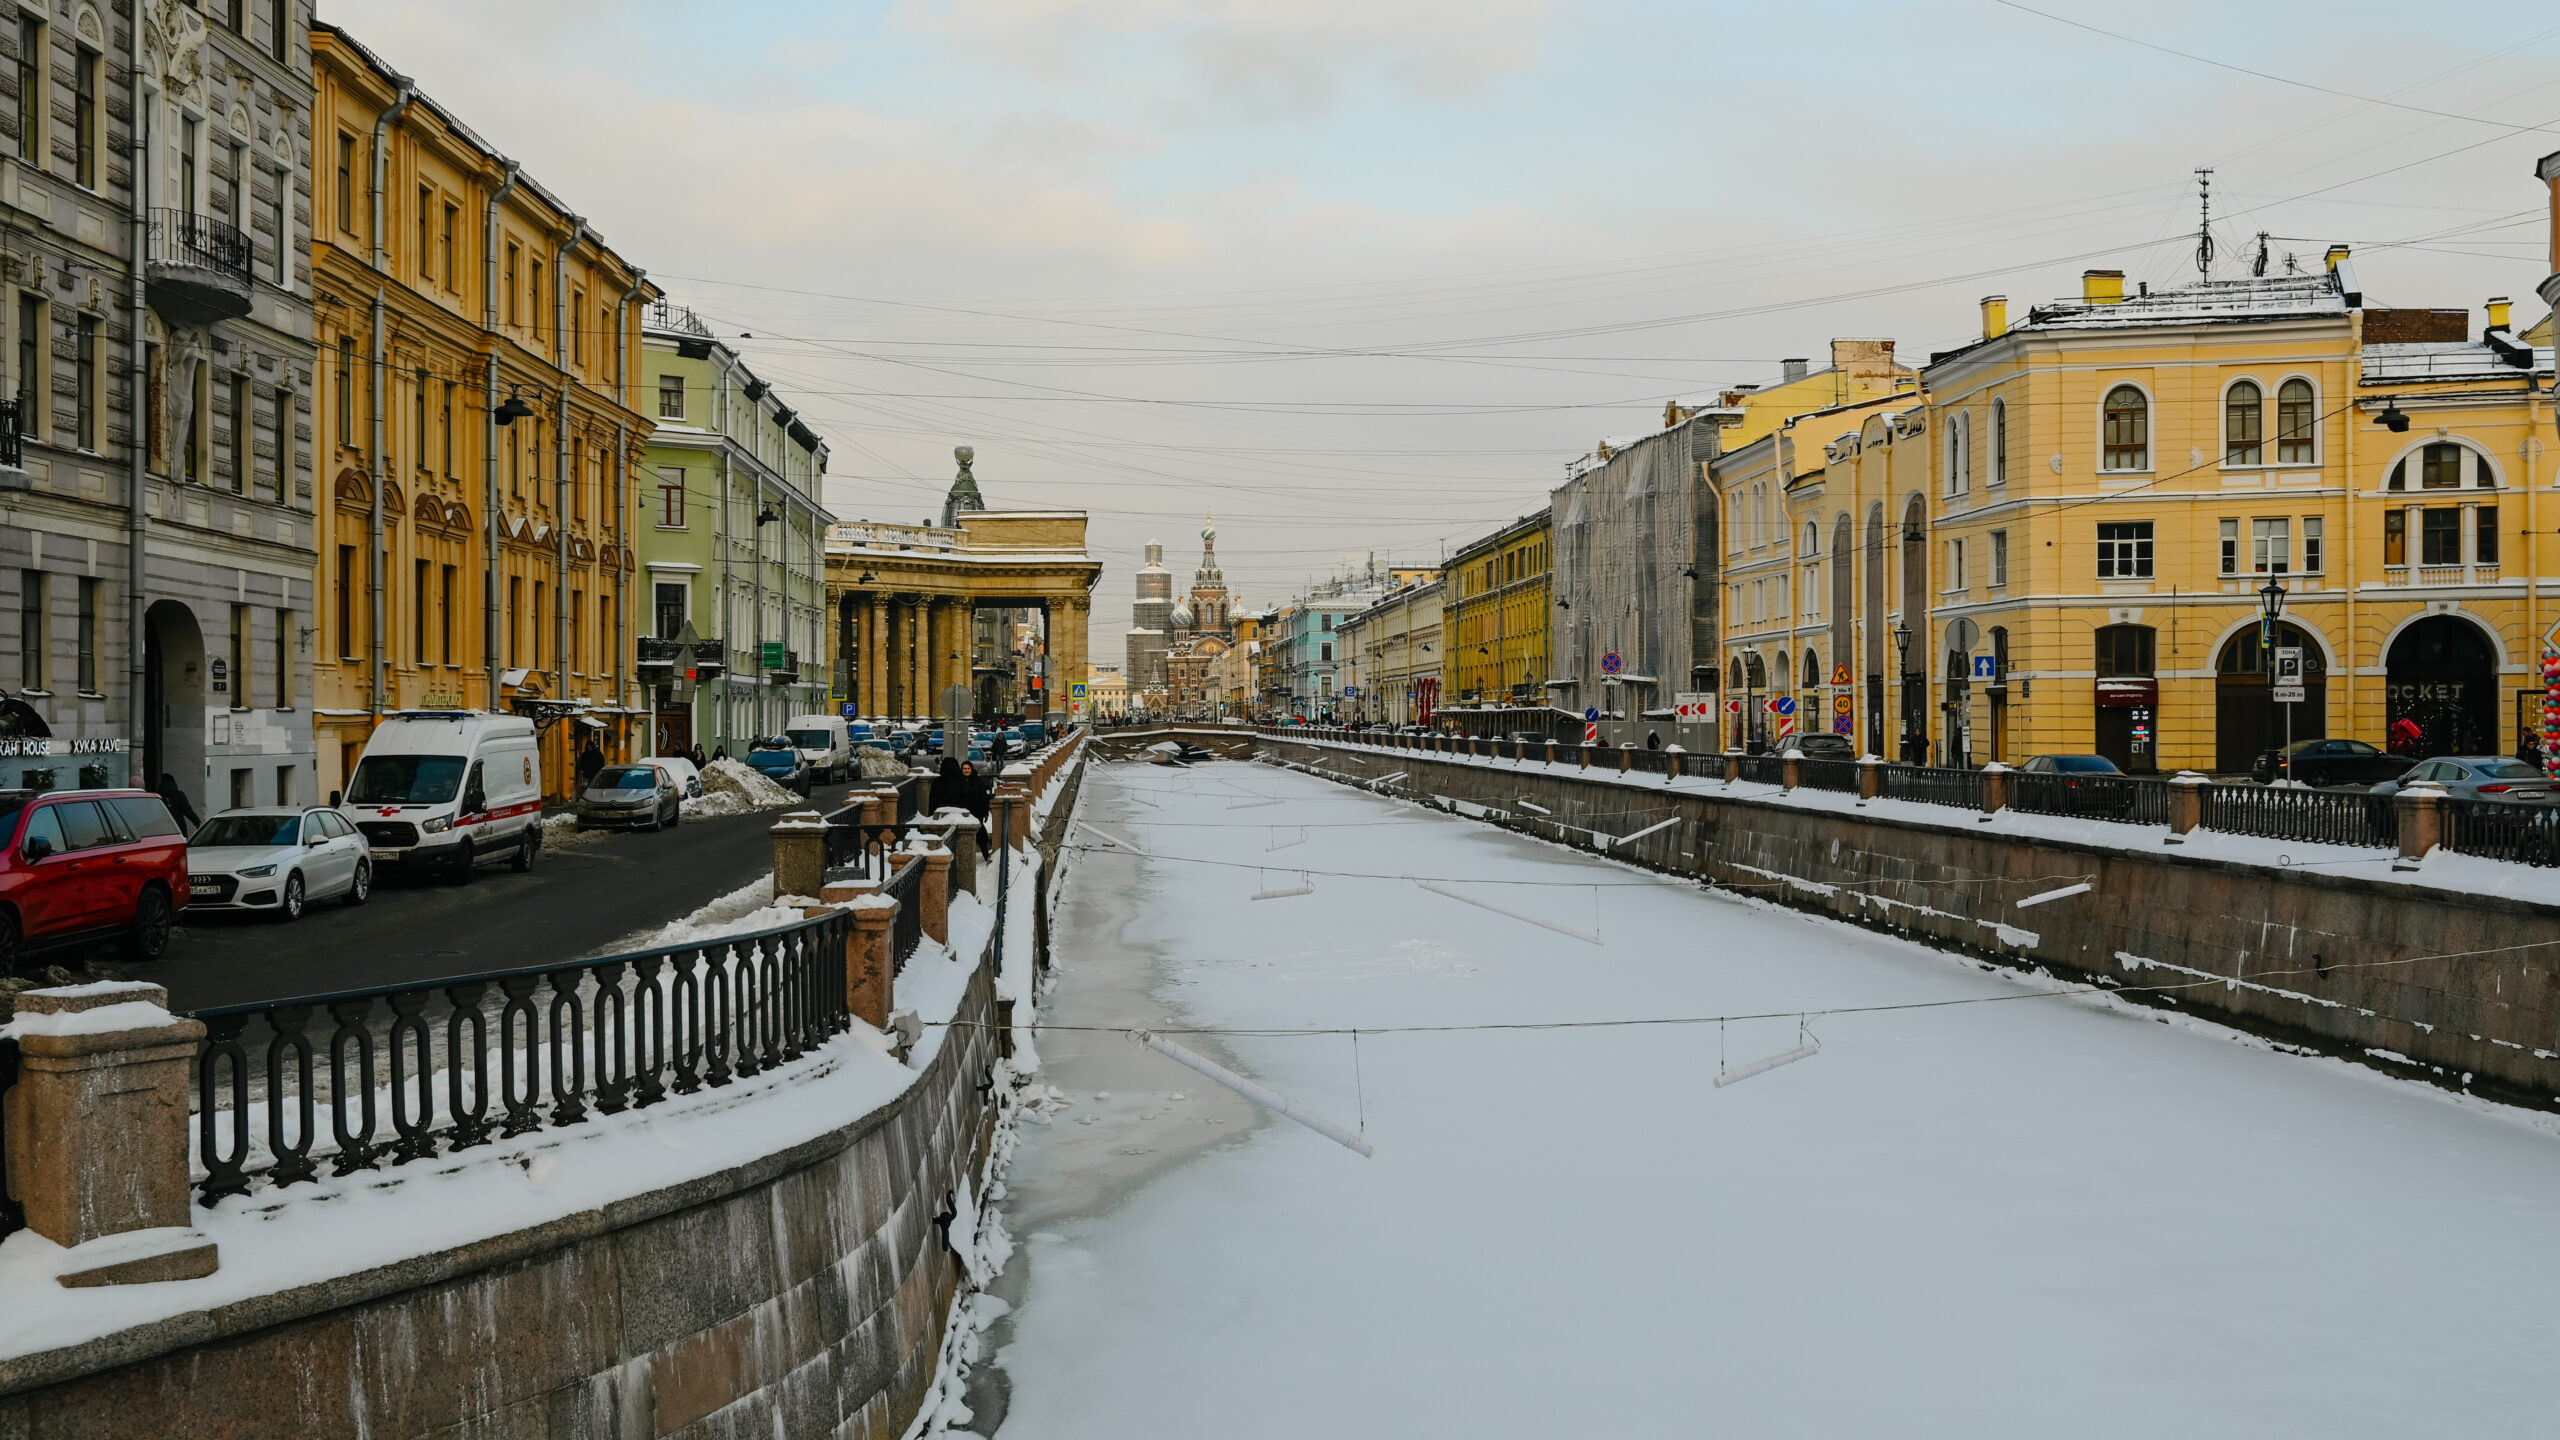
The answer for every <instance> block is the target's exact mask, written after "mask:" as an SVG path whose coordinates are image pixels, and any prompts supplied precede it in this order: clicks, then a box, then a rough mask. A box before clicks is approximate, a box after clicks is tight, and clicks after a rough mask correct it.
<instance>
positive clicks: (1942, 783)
mask: <svg viewBox="0 0 2560 1440" xmlns="http://www.w3.org/2000/svg"><path fill="white" fill-rule="evenodd" d="M1884 793H1885V794H1886V795H1888V796H1890V797H1892V798H1893V799H1896V800H1917V801H1919V802H1920V803H1921V804H1923V805H1953V806H1955V807H1957V808H1959V809H1964V810H1979V809H1981V808H1982V772H1981V771H1979V770H1952V769H1945V768H1942V767H1940V766H1936V765H1887V766H1885V767H1884Z"/></svg>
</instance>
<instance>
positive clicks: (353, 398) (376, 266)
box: [311, 22, 657, 795]
mask: <svg viewBox="0 0 2560 1440" xmlns="http://www.w3.org/2000/svg"><path fill="white" fill-rule="evenodd" d="M311 52H312V65H313V71H314V77H315V81H316V98H315V101H314V108H313V112H312V116H311V144H312V149H313V166H312V169H313V171H314V176H313V209H314V212H315V213H314V215H313V217H312V218H313V225H312V232H313V233H312V237H311V253H312V270H313V274H314V277H315V283H314V289H315V291H316V292H317V299H318V305H317V307H316V308H317V316H316V321H315V329H316V332H317V340H318V344H319V350H320V372H321V373H320V383H319V386H318V394H317V396H316V400H317V413H316V414H315V416H314V425H313V428H314V431H315V434H314V436H313V453H314V456H315V462H314V469H315V470H316V471H317V472H318V474H319V483H320V497H319V503H318V505H317V506H316V510H317V515H316V528H317V532H318V533H317V537H316V546H315V548H316V549H317V551H318V553H319V557H320V581H319V590H320V594H321V596H322V601H321V605H320V614H319V616H318V634H317V636H316V637H315V638H316V646H317V651H316V653H317V655H318V657H319V658H318V662H317V664H316V666H315V672H316V673H315V689H316V692H317V693H316V695H315V700H316V721H317V726H318V731H319V735H318V739H319V752H320V754H319V765H320V770H321V775H322V780H321V788H322V789H323V790H324V791H325V790H331V789H336V788H339V787H340V786H342V785H343V783H344V777H345V775H346V772H347V770H348V768H350V767H351V765H352V763H353V761H354V759H355V757H356V755H357V754H358V753H359V751H360V750H361V747H362V746H363V743H364V740H365V737H366V736H367V735H369V734H370V733H371V731H372V728H373V724H374V722H375V720H376V719H377V718H378V717H379V716H380V715H381V714H383V713H384V712H385V711H389V710H398V709H403V708H412V707H427V706H434V707H445V706H472V707H477V708H484V709H492V710H503V709H515V710H519V711H524V712H527V713H531V714H532V715H534V717H535V718H536V720H537V723H539V724H540V725H541V726H542V727H543V732H544V752H543V764H544V769H545V778H546V781H547V783H548V788H549V789H550V791H551V793H552V794H554V795H560V794H564V793H566V790H567V788H568V786H569V785H570V784H571V783H572V777H573V776H574V773H575V767H576V755H577V752H578V751H579V750H580V749H581V748H583V744H584V742H585V741H586V740H588V739H593V740H596V741H597V742H599V743H600V744H601V746H602V747H603V749H604V751H605V753H606V755H607V757H608V758H618V757H624V756H626V755H627V753H628V750H629V746H630V744H631V743H632V742H633V741H635V740H640V739H644V738H645V737H644V736H643V735H642V733H641V732H640V731H639V730H638V729H637V728H636V726H635V724H634V722H635V721H636V720H638V719H639V718H640V717H639V716H638V714H637V713H636V712H635V710H634V709H633V706H634V703H635V700H636V690H635V688H634V686H633V684H632V646H631V636H632V630H631V623H630V600H631V596H630V590H631V585H632V570H633V565H632V559H631V553H630V546H629V541H628V538H627V535H626V527H627V526H628V524H629V523H630V522H631V518H632V515H633V505H634V497H635V496H636V495H637V493H638V491H637V489H636V486H635V481H634V465H635V463H636V462H637V460H638V458H639V454H640V450H641V446H642V443H643V442H644V441H645V440H646V439H647V438H648V435H649V429H650V422H649V420H648V419H647V418H646V417H645V416H643V415H642V414H641V412H640V411H639V410H638V409H637V408H635V407H634V405H633V404H632V400H631V389H630V383H631V379H632V373H633V370H634V368H635V365H636V362H637V356H638V352H639V345H640V307H641V305H642V304H643V302H645V301H646V300H648V299H650V298H653V297H654V296H655V295H656V294H657V291H656V290H654V289H653V288H652V287H650V286H649V285H648V284H647V283H646V282H645V281H644V280H643V279H642V278H641V275H640V272H639V271H638V270H636V269H634V268H633V267H632V266H630V265H629V264H628V263H626V262H625V261H624V260H623V259H622V258H621V257H620V256H618V255H616V254H615V253H614V252H613V251H612V250H611V249H610V248H608V247H607V246H606V245H605V244H604V243H603V240H602V239H601V237H599V236H598V235H596V233H595V232H594V231H593V229H591V228H590V227H589V226H588V225H587V223H586V222H585V221H584V220H581V219H579V218H578V217H577V216H576V215H575V214H574V213H572V212H571V211H570V209H569V208H568V206H567V205H566V204H565V203H564V202H563V201H562V200H561V199H559V198H558V197H557V196H554V195H553V194H552V193H551V192H549V191H548V190H546V189H544V188H543V187H542V186H541V185H539V184H537V183H536V182H535V181H534V180H533V178H532V177H531V176H529V175H526V174H524V173H523V172H522V170H521V169H520V168H519V167H518V165H517V164H516V162H514V161H511V160H509V159H507V158H506V157H504V156H502V155H500V154H498V153H497V152H495V151H494V150H491V149H490V148H489V147H488V144H487V142H485V141H484V140H482V139H480V138H479V137H478V136H477V135H475V134H474V133H473V132H472V131H471V130H470V129H469V128H468V127H467V126H465V125H463V124H462V123H461V122H460V121H459V120H457V119H456V118H455V117H454V116H453V115H452V114H451V113H449V112H448V111H446V110H445V109H444V108H443V107H441V106H439V105H438V104H437V103H436V102H435V101H433V100H432V99H430V98H428V97H427V96H425V95H423V94H420V93H419V92H418V91H417V90H416V89H415V87H414V86H413V85H412V84H411V82H409V81H408V80H407V79H405V78H403V77H402V76H400V75H399V74H398V72H396V71H395V70H393V69H392V68H391V67H390V66H389V65H387V64H385V63H384V62H383V61H382V60H381V59H380V58H379V57H378V56H376V55H374V54H373V53H372V52H371V51H369V50H367V49H366V48H365V47H364V46H362V45H360V44H358V43H357V42H356V41H355V40H354V39H353V38H351V37H350V36H349V35H348V34H347V32H346V31H344V30H342V29H340V28H338V27H336V26H333V25H327V24H322V23H317V22H315V23H314V24H313V25H312V27H311Z"/></svg>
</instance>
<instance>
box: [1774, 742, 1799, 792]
mask: <svg viewBox="0 0 2560 1440" xmlns="http://www.w3.org/2000/svg"><path fill="white" fill-rule="evenodd" d="M1803 783H1804V752H1803V751H1801V750H1790V751H1788V752H1787V753H1786V754H1784V755H1781V756H1779V757H1778V788H1779V789H1781V790H1793V789H1794V788H1796V787H1797V786H1798V785H1801V784H1803Z"/></svg>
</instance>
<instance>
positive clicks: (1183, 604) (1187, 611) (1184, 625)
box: [1173, 600, 1191, 630]
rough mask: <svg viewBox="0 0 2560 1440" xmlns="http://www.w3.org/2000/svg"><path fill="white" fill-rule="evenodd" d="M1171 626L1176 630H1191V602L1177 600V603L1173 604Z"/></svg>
mask: <svg viewBox="0 0 2560 1440" xmlns="http://www.w3.org/2000/svg"><path fill="white" fill-rule="evenodd" d="M1173 624H1174V628H1175V629H1177V630H1188V629H1190V628H1191V602H1190V601H1188V600H1177V601H1175V602H1174V606H1173Z"/></svg>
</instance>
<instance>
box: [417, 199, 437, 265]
mask: <svg viewBox="0 0 2560 1440" xmlns="http://www.w3.org/2000/svg"><path fill="white" fill-rule="evenodd" d="M435 208H436V189H435V187H434V186H432V185H421V186H419V187H418V259H417V266H418V278H419V279H421V280H424V279H426V278H428V277H430V276H432V275H434V274H435V273H436V272H435V259H436V252H435V248H434V247H433V246H432V245H431V244H429V243H428V234H427V225H428V222H429V221H430V219H431V218H432V217H433V216H434V214H435Z"/></svg>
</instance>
